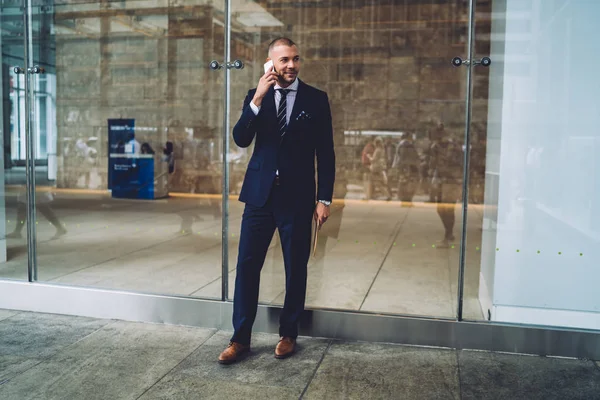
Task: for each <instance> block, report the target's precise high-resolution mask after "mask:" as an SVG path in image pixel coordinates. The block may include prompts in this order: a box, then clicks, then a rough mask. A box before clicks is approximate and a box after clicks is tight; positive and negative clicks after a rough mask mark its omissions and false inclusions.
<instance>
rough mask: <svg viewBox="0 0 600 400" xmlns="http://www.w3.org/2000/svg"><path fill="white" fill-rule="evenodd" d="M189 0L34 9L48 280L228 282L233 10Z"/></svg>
mask: <svg viewBox="0 0 600 400" xmlns="http://www.w3.org/2000/svg"><path fill="white" fill-rule="evenodd" d="M184 3H185V2H184ZM184 3H181V2H180V3H177V5H176V6H175V5H173V4H174V3H173V4H172V3H170V2H168V1H166V0H164V1H163V0H158V1H154V2H147V1H135V0H127V1H122V2H117V3H115V2H112V3H110V4H108V3H105V2H100V1H97V2H94V1H87V2H85V1H78V2H63V1H58V2H47V3H44V4H43V5H41V4H39V5H38V6H37V7H36V8H35V10H34V25H33V29H34V42H33V48H34V60H35V62H36V64H37V65H39V66H40V67H43V68H44V69H45V71H44V73H41V74H37V75H35V76H36V79H35V82H36V98H35V106H36V121H35V128H36V137H37V139H38V141H39V145H38V148H37V154H38V156H39V157H41V158H42V159H43V162H40V163H39V165H38V167H37V171H38V174H39V175H41V176H43V177H44V179H45V182H44V184H43V185H39V187H38V197H37V209H38V211H39V214H40V215H39V224H38V225H37V229H38V232H37V238H38V242H37V245H38V265H39V268H38V269H39V280H41V281H50V282H53V283H60V284H67V285H83V286H93V287H102V288H109V289H123V290H134V291H142V292H152V293H161V294H176V295H192V296H195V295H198V294H199V291H200V290H201V289H202V288H203V287H205V286H207V285H210V284H211V282H213V281H215V280H217V279H219V277H220V273H221V267H220V265H221V238H220V231H221V207H220V203H221V200H220V197H221V196H220V193H221V189H220V188H221V184H220V182H221V179H222V178H221V175H222V174H221V165H220V152H221V148H220V143H221V130H222V120H223V117H222V96H223V84H222V82H223V77H222V74H219V73H214V72H212V71H210V70H209V69H208V63H209V61H210V60H212V59H214V58H216V57H218V58H222V46H223V38H222V37H220V38H219V37H218V35H219V32H221V31H222V28H221V25H222V21H220V18H222V17H221V16H218V15H216V13H215V10H214V8H213V7H211V6H207V5H203V4H197V3H196V2H194V3H193V4H192V3H189V4H184ZM183 6H185V7H183ZM214 297H220V295H219V296H214Z"/></svg>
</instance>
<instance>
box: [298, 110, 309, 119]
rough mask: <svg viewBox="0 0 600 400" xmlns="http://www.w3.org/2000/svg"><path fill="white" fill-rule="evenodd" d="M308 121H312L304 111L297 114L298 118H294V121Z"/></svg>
mask: <svg viewBox="0 0 600 400" xmlns="http://www.w3.org/2000/svg"><path fill="white" fill-rule="evenodd" d="M308 119H312V117H311V116H310V114H308V113H307V112H305V111H300V114H298V116H297V117H296V121H303V120H308Z"/></svg>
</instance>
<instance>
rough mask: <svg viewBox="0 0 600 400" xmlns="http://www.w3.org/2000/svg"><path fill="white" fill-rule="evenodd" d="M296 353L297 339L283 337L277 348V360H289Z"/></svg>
mask: <svg viewBox="0 0 600 400" xmlns="http://www.w3.org/2000/svg"><path fill="white" fill-rule="evenodd" d="M295 352H296V339H293V338H291V337H282V338H281V339H280V340H279V343H277V347H276V348H275V358H279V359H283V358H288V357H289V356H291V355H292V354H294V353H295Z"/></svg>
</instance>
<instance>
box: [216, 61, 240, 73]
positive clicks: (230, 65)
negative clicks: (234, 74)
mask: <svg viewBox="0 0 600 400" xmlns="http://www.w3.org/2000/svg"><path fill="white" fill-rule="evenodd" d="M208 67H209V68H210V69H212V70H213V71H216V70H218V69H222V68H227V69H231V68H235V69H244V62H243V61H242V60H235V61H234V62H227V63H223V64H221V63H219V62H218V61H216V60H213V61H211V62H210V64H208Z"/></svg>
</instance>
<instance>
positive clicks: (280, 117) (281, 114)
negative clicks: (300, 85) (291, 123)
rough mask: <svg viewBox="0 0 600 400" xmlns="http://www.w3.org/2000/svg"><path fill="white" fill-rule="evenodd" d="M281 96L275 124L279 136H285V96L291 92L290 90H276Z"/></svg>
mask: <svg viewBox="0 0 600 400" xmlns="http://www.w3.org/2000/svg"><path fill="white" fill-rule="evenodd" d="M277 91H279V93H280V94H281V100H279V109H278V110H277V124H278V125H279V135H280V136H283V135H285V131H286V129H287V94H288V93H289V92H290V91H291V90H290V89H277Z"/></svg>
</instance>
